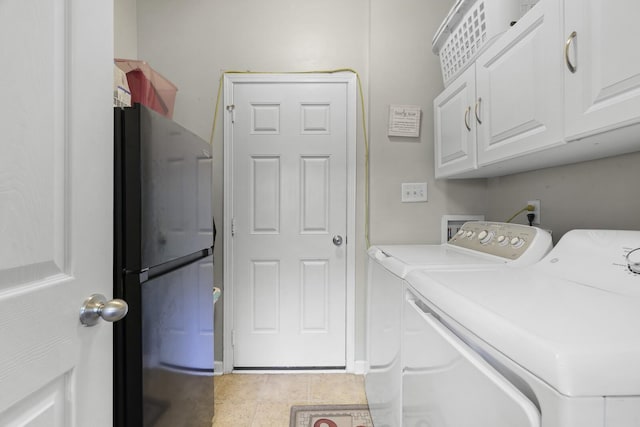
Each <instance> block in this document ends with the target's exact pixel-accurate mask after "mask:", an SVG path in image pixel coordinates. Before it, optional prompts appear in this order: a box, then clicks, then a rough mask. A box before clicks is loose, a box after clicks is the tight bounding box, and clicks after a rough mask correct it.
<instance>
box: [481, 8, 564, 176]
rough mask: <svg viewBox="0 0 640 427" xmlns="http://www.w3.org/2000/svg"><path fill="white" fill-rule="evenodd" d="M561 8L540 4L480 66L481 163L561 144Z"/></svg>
mask: <svg viewBox="0 0 640 427" xmlns="http://www.w3.org/2000/svg"><path fill="white" fill-rule="evenodd" d="M561 9H562V4H561V3H560V2H541V3H540V4H538V5H536V7H535V8H533V9H532V10H531V11H529V12H528V13H527V14H526V15H525V16H523V17H522V19H521V20H520V21H518V23H517V25H516V26H515V27H513V29H511V30H510V32H509V33H508V34H505V36H504V37H502V38H501V39H499V40H498V41H497V42H496V43H494V44H493V45H491V47H490V48H489V49H487V51H486V52H484V53H483V54H482V55H481V56H480V57H479V58H478V60H477V62H476V84H477V97H478V99H479V100H481V101H480V105H479V108H478V111H479V114H478V117H479V118H480V120H481V122H482V123H481V124H480V125H479V126H478V165H479V166H484V165H489V164H492V163H495V162H498V161H502V160H505V159H509V158H512V157H516V156H519V155H523V154H526V153H532V152H535V151H539V150H543V149H545V148H549V147H550V146H552V145H558V144H561V143H562V142H563V141H562V136H563V126H562V123H563V120H562V105H563V91H562V75H561V74H560V73H558V72H557V70H558V69H559V68H561V67H562V65H561V59H562V58H561V56H560V55H550V54H549V52H554V51H555V50H557V46H558V44H559V43H560V41H561V39H562V34H561V31H562V30H561V28H562V21H561V16H562V13H561V12H562V10H561Z"/></svg>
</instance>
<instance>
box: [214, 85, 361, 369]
mask: <svg viewBox="0 0 640 427" xmlns="http://www.w3.org/2000/svg"><path fill="white" fill-rule="evenodd" d="M263 78H264V79H265V80H263V81H259V80H260V78H259V77H258V78H257V79H256V77H255V76H254V77H253V78H252V77H251V76H249V77H247V76H245V77H244V78H243V77H242V76H233V77H229V76H227V80H226V90H225V95H226V98H225V105H227V106H229V107H228V108H227V112H228V117H227V120H226V121H225V125H226V127H225V136H226V139H225V140H226V142H227V150H228V151H230V153H229V154H230V157H231V159H230V162H228V163H227V165H228V166H229V167H230V169H231V170H230V171H228V172H227V174H226V178H227V179H229V180H230V182H229V183H228V184H229V185H230V186H227V187H226V191H227V190H228V191H227V193H228V194H227V195H226V196H227V199H226V200H227V201H226V203H225V205H227V204H228V205H230V207H231V209H230V211H227V212H228V215H227V221H228V222H230V224H228V225H229V227H228V228H226V229H225V232H226V234H225V237H226V239H225V241H227V242H228V243H229V248H230V251H229V252H225V253H227V254H229V255H230V260H229V261H230V264H228V265H229V266H230V269H231V271H230V272H229V273H230V275H227V276H225V286H231V287H232V288H233V308H232V310H233V319H232V321H233V332H232V335H233V340H232V346H233V364H234V368H257V367H264V368H279V367H345V366H346V365H347V339H348V338H347V335H348V334H347V318H348V293H349V290H348V286H347V275H348V274H347V268H348V263H347V254H348V251H349V250H350V246H349V245H347V234H348V231H349V230H348V204H349V200H348V199H349V191H348V189H349V178H348V177H349V167H348V165H349V161H348V159H349V155H348V153H349V148H350V146H349V145H350V144H351V145H354V144H355V141H354V139H353V135H354V132H353V127H354V122H353V115H354V114H353V111H351V110H352V107H353V101H354V99H355V91H354V90H353V81H354V79H353V75H351V74H350V75H349V76H348V78H346V79H345V77H344V76H343V77H342V78H341V80H340V79H336V78H335V77H334V76H332V75H326V76H315V77H309V76H300V75H299V76H297V77H292V76H281V77H279V78H278V77H269V76H266V77H263ZM296 79H297V80H296ZM230 232H231V233H230ZM229 234H231V236H229ZM227 292H228V290H227Z"/></svg>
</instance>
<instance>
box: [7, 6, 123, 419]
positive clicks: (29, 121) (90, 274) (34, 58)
mask: <svg viewBox="0 0 640 427" xmlns="http://www.w3.org/2000/svg"><path fill="white" fill-rule="evenodd" d="M112 40H113V5H112V3H111V2H109V1H106V2H102V1H84V0H83V1H80V0H29V1H25V0H2V1H1V2H0V56H1V57H2V58H3V60H2V78H0V93H2V95H3V101H2V103H0V117H1V118H0V122H1V123H2V125H1V129H2V136H1V142H0V336H1V337H2V343H1V345H0V425H2V426H47V427H49V426H54V427H55V426H65V427H67V426H89V425H90V426H111V425H112V405H111V390H112V387H111V384H112V363H111V360H112V348H111V347H112V335H111V334H112V332H111V331H112V325H110V324H108V323H105V322H103V321H101V322H100V323H99V324H97V325H96V326H94V327H85V326H82V325H81V324H80V321H79V311H80V307H81V305H82V303H83V301H84V300H85V298H86V297H88V296H89V295H91V294H93V293H102V294H104V295H106V296H111V291H112V286H113V285H112V198H113V194H112V186H113V173H112V169H113V164H112V159H113V110H112V108H111V105H112V100H111V97H112V94H111V87H112V79H113V48H112V43H113V41H112Z"/></svg>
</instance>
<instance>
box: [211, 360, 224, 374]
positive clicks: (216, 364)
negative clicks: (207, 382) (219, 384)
mask: <svg viewBox="0 0 640 427" xmlns="http://www.w3.org/2000/svg"><path fill="white" fill-rule="evenodd" d="M222 374H224V366H223V364H222V360H214V361H213V375H214V376H215V375H222Z"/></svg>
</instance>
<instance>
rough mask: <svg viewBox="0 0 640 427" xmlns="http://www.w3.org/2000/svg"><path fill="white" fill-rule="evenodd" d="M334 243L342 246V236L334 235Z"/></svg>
mask: <svg viewBox="0 0 640 427" xmlns="http://www.w3.org/2000/svg"><path fill="white" fill-rule="evenodd" d="M333 244H334V245H336V246H340V245H341V244H342V236H333Z"/></svg>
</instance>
